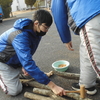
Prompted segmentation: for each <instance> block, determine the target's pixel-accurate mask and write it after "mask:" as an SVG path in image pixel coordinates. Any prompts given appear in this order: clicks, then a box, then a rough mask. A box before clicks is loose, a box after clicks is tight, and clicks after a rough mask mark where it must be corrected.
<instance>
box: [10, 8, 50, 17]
mask: <svg viewBox="0 0 100 100" xmlns="http://www.w3.org/2000/svg"><path fill="white" fill-rule="evenodd" d="M43 9H44V10H48V11H50V10H49V9H48V8H43ZM35 10H36V9H34V10H21V11H14V12H12V14H13V16H16V15H18V14H22V13H27V12H31V11H35ZM10 16H11V15H10Z"/></svg>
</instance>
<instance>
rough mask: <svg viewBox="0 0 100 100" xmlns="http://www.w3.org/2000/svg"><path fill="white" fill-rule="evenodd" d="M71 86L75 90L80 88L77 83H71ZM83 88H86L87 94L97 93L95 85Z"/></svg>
mask: <svg viewBox="0 0 100 100" xmlns="http://www.w3.org/2000/svg"><path fill="white" fill-rule="evenodd" d="M72 88H73V89H74V90H76V91H78V90H80V86H79V84H78V83H73V84H72ZM85 89H86V90H87V94H89V95H94V94H96V93H97V90H96V88H95V86H93V87H91V88H85Z"/></svg>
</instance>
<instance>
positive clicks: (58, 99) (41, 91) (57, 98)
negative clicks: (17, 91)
mask: <svg viewBox="0 0 100 100" xmlns="http://www.w3.org/2000/svg"><path fill="white" fill-rule="evenodd" d="M66 91H69V90H66ZM33 92H34V93H37V94H42V95H46V96H50V97H52V98H53V99H55V100H66V99H65V98H62V97H60V96H57V95H55V94H54V93H53V92H52V91H51V90H45V89H39V88H34V89H33ZM66 96H67V97H70V98H73V99H75V100H92V99H89V98H84V99H82V98H80V95H79V94H77V93H66Z"/></svg>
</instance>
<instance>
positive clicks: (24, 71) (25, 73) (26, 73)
mask: <svg viewBox="0 0 100 100" xmlns="http://www.w3.org/2000/svg"><path fill="white" fill-rule="evenodd" d="M22 72H23V73H24V75H25V76H29V74H28V72H27V71H26V70H25V69H24V68H23V67H22Z"/></svg>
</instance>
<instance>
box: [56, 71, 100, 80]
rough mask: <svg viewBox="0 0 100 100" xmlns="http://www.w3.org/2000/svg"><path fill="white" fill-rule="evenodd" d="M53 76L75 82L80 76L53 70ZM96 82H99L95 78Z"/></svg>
mask: <svg viewBox="0 0 100 100" xmlns="http://www.w3.org/2000/svg"><path fill="white" fill-rule="evenodd" d="M54 74H56V75H58V76H61V77H65V78H67V79H75V80H79V77H80V74H77V73H68V72H59V71H55V70H54ZM97 81H100V79H99V78H98V77H97Z"/></svg>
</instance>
